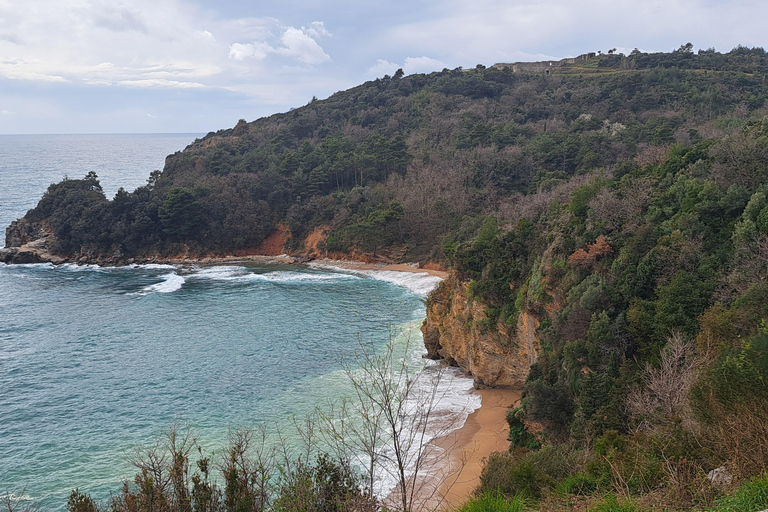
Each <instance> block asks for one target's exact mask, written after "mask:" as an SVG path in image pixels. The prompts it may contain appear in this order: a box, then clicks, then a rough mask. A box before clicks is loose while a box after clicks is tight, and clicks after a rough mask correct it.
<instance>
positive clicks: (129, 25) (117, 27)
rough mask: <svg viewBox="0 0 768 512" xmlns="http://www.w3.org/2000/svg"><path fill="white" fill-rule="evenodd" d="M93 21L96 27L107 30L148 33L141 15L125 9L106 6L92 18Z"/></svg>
mask: <svg viewBox="0 0 768 512" xmlns="http://www.w3.org/2000/svg"><path fill="white" fill-rule="evenodd" d="M93 23H94V25H95V26H97V27H102V28H106V29H107V30H112V31H115V32H131V31H133V32H140V33H142V34H147V33H149V29H148V27H147V25H146V24H145V23H144V21H143V20H142V19H141V15H140V14H138V13H134V12H131V11H129V10H127V9H120V10H117V9H111V8H106V9H105V10H104V11H102V12H101V13H99V15H97V16H96V17H95V18H94V20H93Z"/></svg>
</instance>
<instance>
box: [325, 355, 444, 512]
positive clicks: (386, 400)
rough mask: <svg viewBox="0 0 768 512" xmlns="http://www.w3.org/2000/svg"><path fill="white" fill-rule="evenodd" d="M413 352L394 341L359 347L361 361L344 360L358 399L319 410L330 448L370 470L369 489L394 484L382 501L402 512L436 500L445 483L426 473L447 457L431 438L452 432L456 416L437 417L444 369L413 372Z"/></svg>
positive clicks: (432, 367)
mask: <svg viewBox="0 0 768 512" xmlns="http://www.w3.org/2000/svg"><path fill="white" fill-rule="evenodd" d="M412 352H413V346H412V345H411V344H410V343H405V346H404V347H402V346H400V345H399V344H396V343H394V342H390V343H388V344H387V345H386V346H385V347H384V348H383V349H382V350H379V351H375V350H373V348H372V347H370V346H366V345H365V344H362V343H361V350H360V351H359V352H358V354H357V356H356V357H354V358H352V359H351V360H347V361H343V363H342V364H343V367H344V372H345V374H346V376H347V378H348V379H349V381H350V383H351V384H352V387H353V389H354V395H353V396H352V397H351V398H345V399H343V400H341V402H339V403H338V404H336V405H335V406H334V407H332V408H330V409H329V410H327V411H325V412H323V413H320V415H321V417H322V418H323V419H324V420H325V421H324V424H325V427H324V428H323V429H322V430H323V431H324V436H325V438H326V440H327V442H328V444H329V445H331V446H333V449H334V450H335V451H336V452H337V453H339V454H340V456H343V457H348V458H350V459H351V460H354V461H355V462H356V463H357V464H358V465H359V466H361V467H364V468H365V477H366V481H367V484H368V486H369V489H368V491H369V492H373V491H374V489H375V486H376V483H377V482H381V481H382V480H383V479H385V478H388V479H391V480H394V481H395V482H396V487H395V489H394V490H393V491H392V493H391V494H390V496H389V498H388V499H387V500H385V504H386V505H387V506H388V507H390V508H391V509H395V510H402V511H413V510H420V509H422V508H423V507H424V506H426V505H427V503H429V504H434V503H436V502H437V503H439V501H440V498H439V496H437V492H438V490H439V487H440V484H441V483H443V481H444V480H445V478H436V479H432V480H430V479H427V478H423V476H424V471H425V468H426V467H427V466H430V467H432V466H437V465H440V464H442V462H443V460H442V459H443V458H444V457H446V456H447V455H448V452H447V451H444V450H442V449H440V448H437V447H436V446H434V445H432V444H430V443H429V441H430V440H431V439H433V438H434V437H440V436H442V435H445V434H447V433H448V432H449V431H451V430H454V429H455V421H454V420H453V419H451V418H445V417H438V414H437V413H436V406H437V404H438V403H439V401H440V399H441V398H442V396H441V395H442V394H443V391H442V389H444V388H443V387H441V386H440V383H441V381H443V379H444V378H445V377H446V375H445V371H446V369H445V368H444V367H442V366H440V365H430V366H426V363H425V365H418V367H414V365H413V363H412V361H411V359H410V357H411V354H412ZM446 476H447V475H443V477H446Z"/></svg>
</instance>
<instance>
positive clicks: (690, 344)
mask: <svg viewBox="0 0 768 512" xmlns="http://www.w3.org/2000/svg"><path fill="white" fill-rule="evenodd" d="M695 350H696V344H695V342H694V341H693V340H690V339H687V338H685V337H684V336H683V335H682V334H681V333H679V332H676V333H672V335H670V336H669V337H668V338H667V345H666V346H665V347H664V349H663V350H662V352H661V361H660V362H659V365H658V366H654V365H651V364H648V365H647V366H646V368H645V378H644V381H645V382H644V384H645V385H644V386H642V387H636V388H634V389H633V390H632V392H631V393H630V394H629V396H628V397H627V407H628V409H629V411H630V412H631V413H632V414H634V415H635V417H637V418H642V420H641V422H640V424H639V428H654V427H657V426H666V425H667V424H669V423H671V422H674V421H677V420H680V421H682V424H683V426H684V427H685V428H686V429H687V430H688V431H689V432H693V433H695V432H696V431H697V430H698V424H697V422H696V420H695V417H694V414H693V412H692V411H691V404H690V400H689V393H690V391H691V388H692V387H693V386H694V384H695V383H696V381H697V379H698V377H699V375H700V372H701V370H702V368H703V364H704V358H702V357H698V356H697V355H696V353H695Z"/></svg>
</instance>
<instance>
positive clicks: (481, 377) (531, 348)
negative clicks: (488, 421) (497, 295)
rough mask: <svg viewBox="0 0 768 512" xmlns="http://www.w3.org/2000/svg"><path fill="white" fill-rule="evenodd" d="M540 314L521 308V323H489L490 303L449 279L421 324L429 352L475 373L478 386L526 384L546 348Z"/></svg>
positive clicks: (429, 304) (428, 306) (430, 355)
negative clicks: (541, 338) (540, 333)
mask: <svg viewBox="0 0 768 512" xmlns="http://www.w3.org/2000/svg"><path fill="white" fill-rule="evenodd" d="M538 327H539V320H538V319H537V318H536V317H535V316H534V315H533V314H531V313H530V312H528V311H522V312H521V313H520V315H519V317H518V321H517V324H516V326H515V327H514V328H510V327H509V326H507V325H506V324H504V322H501V321H499V322H497V323H496V324H494V325H489V322H488V319H487V316H486V314H485V304H483V303H482V302H480V301H478V300H471V299H470V298H469V297H468V294H467V287H466V286H465V285H464V284H462V283H460V282H459V281H458V280H457V279H456V278H455V277H450V278H449V279H446V280H445V281H443V282H442V283H440V286H439V287H438V288H437V290H435V291H434V292H433V293H432V295H431V296H430V298H429V301H428V303H427V317H426V319H425V320H424V323H423V324H422V327H421V330H422V333H423V335H424V344H425V346H426V348H427V352H428V354H427V357H430V358H432V359H443V360H445V361H446V362H447V363H448V364H451V365H454V366H458V367H460V368H461V369H462V370H464V371H465V372H467V373H470V374H471V375H472V376H473V378H474V380H475V386H476V387H478V388H485V387H496V388H517V389H519V388H521V387H522V386H523V384H524V383H525V380H526V378H527V377H528V372H529V369H530V366H531V365H532V364H533V363H535V362H536V358H537V357H538V354H539V353H540V351H541V346H540V344H539V340H538V337H537V335H536V329H538Z"/></svg>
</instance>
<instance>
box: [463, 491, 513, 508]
mask: <svg viewBox="0 0 768 512" xmlns="http://www.w3.org/2000/svg"><path fill="white" fill-rule="evenodd" d="M523 510H525V499H523V498H522V497H521V496H515V497H514V498H511V499H510V498H506V497H505V496H504V495H502V494H501V493H499V492H485V493H483V494H481V495H480V496H477V497H475V498H470V500H469V501H467V502H466V503H465V504H464V505H463V506H462V507H461V508H460V509H459V510H458V512H522V511H523Z"/></svg>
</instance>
